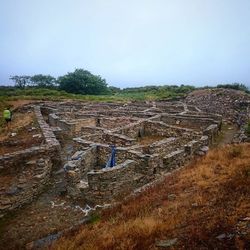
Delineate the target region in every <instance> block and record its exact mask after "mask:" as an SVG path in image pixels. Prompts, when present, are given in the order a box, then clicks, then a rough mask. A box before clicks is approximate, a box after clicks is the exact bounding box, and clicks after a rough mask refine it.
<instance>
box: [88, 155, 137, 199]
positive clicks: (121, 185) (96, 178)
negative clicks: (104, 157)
mask: <svg viewBox="0 0 250 250" xmlns="http://www.w3.org/2000/svg"><path fill="white" fill-rule="evenodd" d="M135 167H136V162H135V161H132V160H126V161H125V162H123V163H121V164H118V165H116V166H115V167H113V168H105V169H101V170H98V171H91V172H89V173H88V189H86V191H85V197H86V199H87V200H89V201H90V202H92V203H102V202H103V201H105V202H110V201H112V200H113V199H114V198H118V197H120V196H124V195H125V194H129V193H130V192H131V191H132V190H134V189H135V188H137V187H138V186H140V184H139V183H140V178H141V177H142V176H141V175H140V174H138V173H136V171H135Z"/></svg>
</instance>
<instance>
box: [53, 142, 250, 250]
mask: <svg viewBox="0 0 250 250" xmlns="http://www.w3.org/2000/svg"><path fill="white" fill-rule="evenodd" d="M249 187H250V144H242V145H231V146H226V147H223V148H220V149H214V150H212V151H210V152H209V153H208V155H207V156H206V157H204V158H202V159H199V160H197V161H196V162H194V163H193V164H190V165H189V166H188V167H186V168H185V169H182V170H181V171H179V172H176V173H174V174H172V175H171V176H168V177H166V179H165V181H164V182H163V183H161V184H159V185H158V186H156V187H153V188H151V189H149V190H147V191H145V192H144V193H143V194H141V195H140V196H139V197H136V198H131V199H130V200H128V201H126V202H124V203H122V204H120V205H119V206H117V207H115V208H112V209H110V210H107V211H104V212H102V214H101V220H100V221H99V222H97V223H95V224H90V225H83V226H82V227H81V228H80V230H78V231H72V232H71V233H68V234H67V235H65V236H64V237H63V238H62V239H61V240H59V241H58V242H56V244H55V245H54V246H53V249H59V250H63V249H65V250H66V249H109V250H110V249H159V248H158V247H157V246H156V244H155V243H156V241H158V240H164V239H171V238H178V241H177V243H176V244H175V245H174V246H173V247H172V249H249V247H250V243H249V242H250V227H249V221H244V220H243V219H244V218H246V217H250V188H249ZM170 194H174V195H175V196H173V195H172V196H169V195H170ZM171 197H172V198H171ZM173 197H174V198H173ZM223 233H225V234H230V235H231V237H225V238H223V239H217V238H216V237H217V236H218V235H220V234H223Z"/></svg>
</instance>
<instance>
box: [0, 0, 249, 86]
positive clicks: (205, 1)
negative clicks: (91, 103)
mask: <svg viewBox="0 0 250 250" xmlns="http://www.w3.org/2000/svg"><path fill="white" fill-rule="evenodd" d="M0 34H1V37H0V84H9V83H10V81H9V80H8V79H9V76H10V75H16V74H17V75H33V74H39V73H42V74H51V75H53V76H59V75H63V74H66V73H67V72H70V71H73V70H74V69H75V68H84V69H87V70H90V71H91V72H92V73H94V74H98V75H101V76H102V77H104V78H105V79H106V80H107V82H108V83H109V84H110V85H114V86H118V87H128V86H141V85H146V84H193V85H198V86H200V85H208V84H211V85H212V84H218V83H231V82H241V83H245V84H247V85H250V1H249V0H126V1H123V0H43V1H41V0H0Z"/></svg>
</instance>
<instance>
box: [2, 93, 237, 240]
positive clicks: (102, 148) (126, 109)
mask: <svg viewBox="0 0 250 250" xmlns="http://www.w3.org/2000/svg"><path fill="white" fill-rule="evenodd" d="M193 101H194V99H193V98H190V99H189V100H188V99H187V100H186V101H161V102H160V101H159V102H128V103H91V102H89V103H87V102H78V101H62V102H52V101H44V102H33V103H28V104H25V105H21V106H19V107H18V108H16V109H15V111H14V118H15V116H16V118H15V119H16V120H19V121H20V123H21V128H20V129H19V130H18V131H17V132H16V133H11V135H10V137H8V138H6V139H3V140H2V141H1V156H0V180H1V189H0V216H1V219H2V220H3V223H5V228H6V229H5V231H4V232H3V235H4V239H5V241H6V240H9V239H12V238H18V237H20V238H21V239H20V241H19V243H20V242H21V243H22V244H24V243H25V244H27V242H29V240H30V239H32V240H36V239H39V238H42V237H45V236H46V235H49V234H53V233H57V232H59V231H63V230H65V229H67V228H70V227H72V226H74V225H77V224H79V223H82V222H83V221H84V218H85V216H86V215H88V213H89V212H90V211H91V210H95V209H102V208H105V207H109V206H112V205H114V204H116V203H117V202H120V201H122V200H124V199H126V197H129V196H131V195H133V194H134V193H136V192H138V190H141V189H143V188H144V187H146V186H148V185H151V184H152V183H154V182H155V181H157V180H158V179H160V178H161V177H162V176H165V175H166V174H169V173H170V174H171V173H172V172H174V171H176V170H178V169H180V168H182V167H183V166H184V165H186V164H188V163H189V162H190V161H191V160H192V159H194V158H195V157H202V156H204V155H205V154H206V153H207V151H208V150H209V148H210V146H211V145H213V143H214V142H215V141H216V138H217V137H218V135H219V134H220V131H221V129H222V124H223V116H222V114H219V113H221V112H222V113H223V108H224V109H225V110H227V111H230V109H229V108H228V106H226V105H224V106H223V108H221V109H220V112H209V110H207V111H204V110H205V108H204V107H199V106H198V105H196V104H195V103H193ZM206 107H208V106H206ZM213 108H214V107H213ZM27 117H28V118H29V119H28V121H27V122H26V120H27ZM232 117H233V114H230V116H229V117H228V119H227V120H226V121H227V122H228V123H230V119H231V122H233V121H232V120H233V118H232ZM25 119H26V120H25ZM24 130H25V131H24ZM23 133H25V135H26V136H25V138H24V137H23V136H22V134H23ZM111 160H112V164H110V163H111ZM13 218H14V219H13ZM27 218H29V219H27ZM37 223H39V225H40V228H39V230H38V229H37V228H36V224H37ZM48 224H49V229H48V228H47V225H48ZM12 234H14V236H13V235H12ZM21 235H22V236H21ZM30 241H31V240H30Z"/></svg>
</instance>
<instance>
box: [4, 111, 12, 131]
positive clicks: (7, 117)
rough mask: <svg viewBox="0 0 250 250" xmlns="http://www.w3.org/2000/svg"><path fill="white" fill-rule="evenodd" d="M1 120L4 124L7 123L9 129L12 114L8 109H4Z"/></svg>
mask: <svg viewBox="0 0 250 250" xmlns="http://www.w3.org/2000/svg"><path fill="white" fill-rule="evenodd" d="M3 118H4V120H5V122H6V123H7V127H8V128H9V123H10V122H11V119H12V112H11V111H10V108H6V109H5V110H4V111H3Z"/></svg>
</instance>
